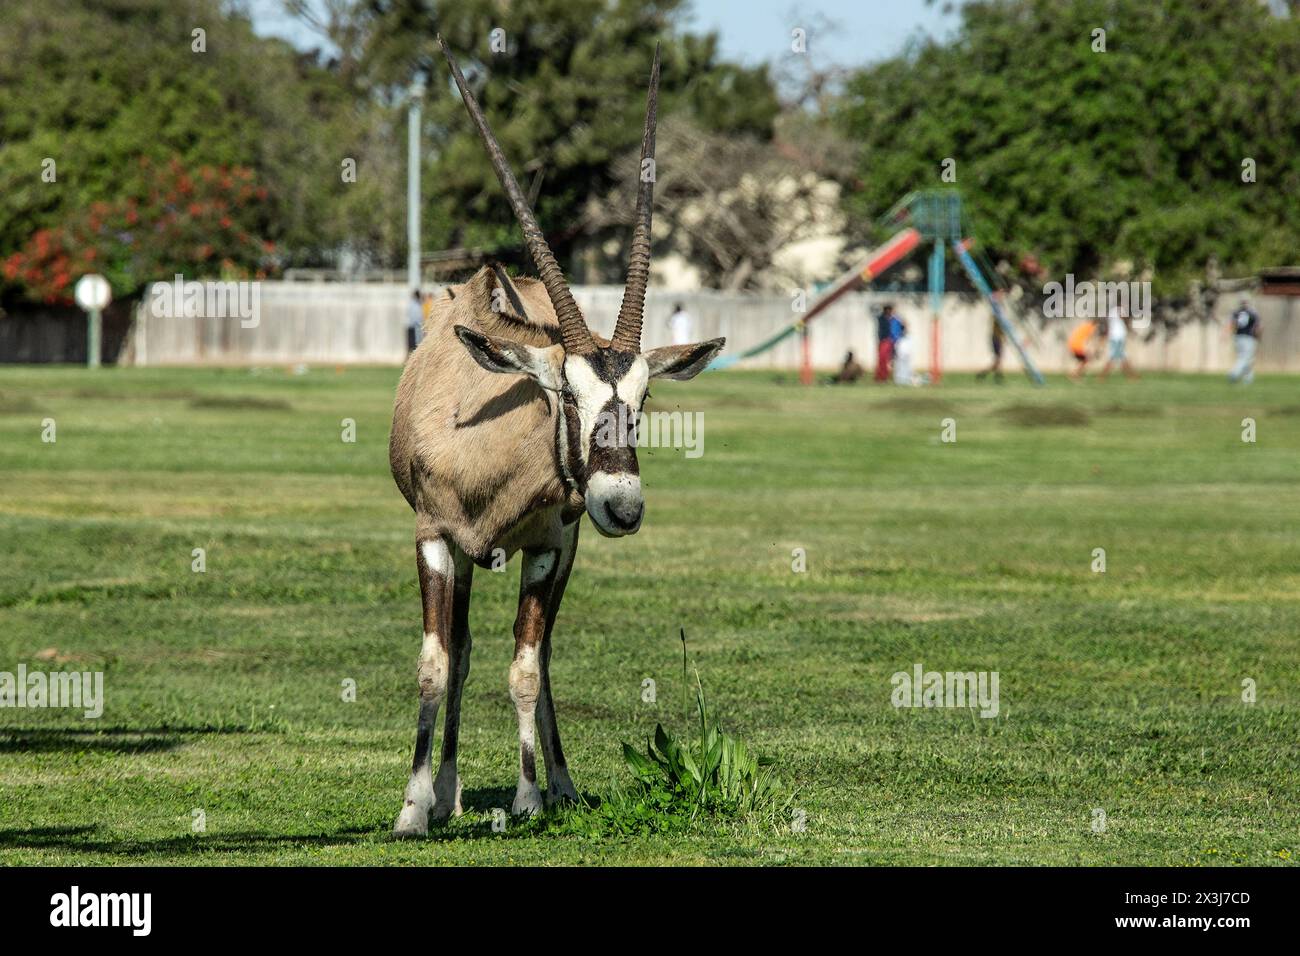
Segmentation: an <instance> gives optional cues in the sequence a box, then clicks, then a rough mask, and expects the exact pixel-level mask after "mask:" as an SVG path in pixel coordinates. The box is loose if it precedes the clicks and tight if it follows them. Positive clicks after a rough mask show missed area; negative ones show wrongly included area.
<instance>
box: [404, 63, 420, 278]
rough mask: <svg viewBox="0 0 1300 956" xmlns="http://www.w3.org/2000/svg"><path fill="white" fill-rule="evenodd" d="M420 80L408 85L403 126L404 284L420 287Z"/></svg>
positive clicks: (417, 78)
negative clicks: (404, 143)
mask: <svg viewBox="0 0 1300 956" xmlns="http://www.w3.org/2000/svg"><path fill="white" fill-rule="evenodd" d="M423 102H424V80H423V79H421V78H420V77H416V79H415V82H414V83H412V84H411V96H410V103H409V106H408V109H407V114H406V117H407V123H406V250H407V251H406V283H407V285H409V286H410V287H411V291H412V292H414V291H415V290H416V289H418V288H419V287H420V113H421V107H422V105H423Z"/></svg>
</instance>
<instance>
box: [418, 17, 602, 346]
mask: <svg viewBox="0 0 1300 956" xmlns="http://www.w3.org/2000/svg"><path fill="white" fill-rule="evenodd" d="M438 45H439V46H441V47H442V53H443V56H445V57H446V58H447V65H448V66H450V67H451V76H452V79H454V80H455V81H456V88H457V89H459V90H460V98H461V99H462V100H464V101H465V109H467V110H468V111H469V116H470V119H472V120H473V121H474V125H475V126H477V127H478V134H479V136H480V138H482V140H483V146H484V148H485V149H486V150H487V154H488V159H490V160H491V161H492V168H493V169H495V170H496V174H497V179H499V180H501V188H503V189H504V190H505V191H506V196H508V197H509V198H510V207H511V208H512V209H513V210H514V212H515V218H516V219H518V220H519V225H520V226H521V227H523V230H524V242H526V243H527V245H528V252H529V254H530V255H531V256H532V257H533V262H534V263H535V264H536V266H537V272H538V274H539V275H540V276H541V278H542V285H544V286H545V287H546V294H547V295H548V296H550V298H551V305H553V306H555V317H556V318H557V319H559V321H560V338H561V340H562V341H563V342H564V351H566V352H572V353H574V354H576V355H584V354H586V353H589V352H594V351H596V341H595V340H594V339H593V338H592V337H591V330H590V329H588V328H587V323H586V322H585V321H584V320H583V318H582V313H581V312H580V311H578V303H577V302H575V301H574V299H573V293H572V292H571V291H569V284H568V283H567V282H565V281H564V273H563V271H561V269H560V264H559V263H558V262H556V261H555V255H554V254H553V253H552V252H551V247H550V246H548V245H547V244H546V238H545V237H544V236H543V235H542V230H541V229H539V228H538V226H537V220H536V219H535V218H534V217H533V210H532V207H531V206H529V205H528V200H527V199H525V198H524V194H523V192H522V191H521V190H520V189H519V183H518V182H516V181H515V174H514V173H512V172H511V171H510V164H509V163H507V162H506V157H505V154H504V153H502V152H501V147H500V145H498V144H497V140H496V137H495V136H493V135H492V130H491V128H490V127H489V126H488V124H487V119H486V118H484V116H483V111H482V110H481V109H480V108H479V105H478V100H476V99H474V94H473V93H471V92H470V90H469V87H468V86H466V84H465V77H464V76H462V75H461V72H460V67H459V66H457V65H456V58H455V57H453V56H452V55H451V50H449V49H448V48H447V41H445V40H444V39H443V38H442V34H438Z"/></svg>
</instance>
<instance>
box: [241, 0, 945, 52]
mask: <svg viewBox="0 0 1300 956" xmlns="http://www.w3.org/2000/svg"><path fill="white" fill-rule="evenodd" d="M523 2H527V0H523ZM945 5H946V4H945V3H944V2H943V0H940V2H939V3H936V4H934V5H933V6H927V4H926V3H925V0H693V2H692V3H691V4H690V8H689V15H688V16H687V18H686V20H685V22H686V24H687V26H688V27H689V29H690V30H691V31H692V32H699V33H704V32H709V31H716V32H717V33H718V35H719V39H720V41H721V45H722V52H723V54H724V56H725V57H726V58H727V59H729V60H737V61H740V62H742V63H746V64H748V65H751V66H752V65H754V64H757V63H759V62H762V61H764V60H768V61H779V60H780V59H781V58H783V57H784V56H785V55H786V54H788V53H789V52H790V31H791V30H792V29H793V28H794V27H802V28H803V29H804V30H806V31H807V34H808V47H809V52H810V53H811V54H813V56H814V57H815V61H814V62H816V63H817V64H818V65H831V64H861V63H865V62H869V61H872V60H879V59H883V58H885V57H889V56H893V55H894V54H896V53H898V52H899V51H900V50H902V48H903V47H904V45H905V44H906V42H907V41H908V39H909V38H911V37H913V36H915V35H917V34H918V33H925V34H929V35H932V36H944V35H945V34H946V33H947V32H948V31H949V30H951V29H952V27H953V26H954V25H955V23H956V16H955V15H953V14H944V13H943V12H942V10H941V8H942V7H943V6H945ZM248 6H249V8H250V9H251V11H252V14H253V21H254V23H255V24H256V27H257V30H258V32H259V33H265V34H273V35H276V36H283V37H285V38H286V39H289V40H291V41H293V42H298V43H303V42H305V43H307V44H309V45H316V43H318V42H319V41H318V40H316V39H314V37H313V36H312V35H310V34H308V33H307V32H306V31H304V30H303V28H302V27H301V26H300V25H298V24H297V23H296V22H295V21H293V20H292V19H290V18H288V17H286V16H285V15H284V13H283V8H282V7H281V5H280V0H249V2H248Z"/></svg>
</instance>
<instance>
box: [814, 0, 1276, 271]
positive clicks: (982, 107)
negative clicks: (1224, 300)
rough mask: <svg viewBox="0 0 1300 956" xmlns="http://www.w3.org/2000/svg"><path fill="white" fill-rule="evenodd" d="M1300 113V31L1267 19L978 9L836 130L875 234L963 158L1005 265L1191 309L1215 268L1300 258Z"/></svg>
mask: <svg viewBox="0 0 1300 956" xmlns="http://www.w3.org/2000/svg"><path fill="white" fill-rule="evenodd" d="M1097 30H1104V31H1105V35H1104V43H1105V52H1100V49H1099V46H1100V44H1099V41H1100V39H1101V37H1100V34H1097V33H1095V32H1094V31H1097ZM1297 103H1300V23H1298V22H1297V21H1296V20H1294V19H1285V18H1276V17H1273V16H1271V15H1270V14H1269V13H1268V11H1267V9H1265V7H1263V6H1262V5H1260V4H1257V3H1246V2H1241V0H980V2H971V3H968V4H966V5H965V6H964V7H963V9H962V21H961V26H960V29H959V31H958V34H957V36H956V37H955V39H954V40H953V41H952V42H949V43H945V44H937V43H928V44H925V45H921V46H919V47H916V48H914V49H912V50H909V51H908V53H907V54H906V55H904V56H900V57H898V58H896V59H893V60H889V61H887V62H884V63H881V64H879V65H877V66H874V67H872V68H870V69H867V70H863V71H861V72H860V73H859V74H858V75H857V76H855V77H853V78H852V79H851V80H850V82H849V84H848V87H847V93H846V96H845V98H844V100H843V102H842V104H841V108H840V111H839V113H838V120H839V122H840V123H841V124H842V126H843V128H844V129H845V131H846V132H847V133H848V134H849V135H850V136H852V137H853V138H854V139H855V140H856V141H857V142H858V143H859V144H860V150H861V151H860V156H859V162H858V169H859V174H860V177H861V180H862V183H863V186H862V189H861V191H860V192H859V193H858V194H857V195H856V196H855V197H854V200H853V202H852V206H853V211H854V212H855V213H856V214H857V215H858V216H859V217H860V219H861V220H862V221H867V220H870V218H871V217H873V216H877V215H879V214H880V213H882V212H883V211H884V210H886V209H887V208H888V207H889V206H890V205H891V204H892V203H893V202H895V201H896V200H897V199H898V198H899V197H900V196H902V195H904V194H905V193H907V192H909V191H910V190H913V189H919V188H929V187H934V186H939V185H940V175H939V174H940V167H941V163H942V162H943V160H944V159H946V158H952V159H955V160H956V162H957V185H958V186H959V187H960V188H961V190H962V192H963V194H964V197H965V200H966V206H967V209H968V211H969V212H970V213H971V214H972V219H973V221H974V223H975V227H976V228H977V230H978V231H979V238H980V239H981V240H982V241H983V242H985V243H986V244H987V245H990V246H992V247H993V249H994V250H995V252H997V253H999V254H1002V255H1007V256H1008V257H1011V258H1013V259H1018V258H1019V256H1020V254H1024V253H1030V254H1034V255H1036V256H1037V257H1038V258H1039V259H1040V260H1041V261H1042V263H1043V265H1044V266H1045V267H1046V268H1047V269H1048V270H1049V272H1051V273H1052V274H1054V275H1060V274H1063V273H1065V272H1074V273H1076V274H1079V275H1081V276H1082V275H1098V274H1102V275H1104V274H1108V273H1109V272H1110V271H1111V270H1112V269H1113V268H1114V267H1115V266H1116V264H1117V263H1119V262H1121V261H1126V262H1131V263H1133V264H1135V265H1136V266H1138V267H1139V268H1142V267H1146V266H1149V267H1151V268H1152V269H1153V270H1154V274H1155V282H1156V287H1157V292H1158V293H1163V294H1171V293H1172V294H1177V293H1181V292H1183V291H1185V290H1186V288H1187V284H1188V282H1189V281H1190V280H1191V279H1192V278H1193V277H1197V276H1201V275H1203V270H1204V268H1205V263H1206V261H1207V259H1208V258H1209V257H1210V256H1211V255H1216V256H1217V257H1218V258H1219V260H1220V262H1221V263H1222V264H1223V267H1224V269H1225V271H1227V272H1229V273H1231V272H1234V271H1235V272H1245V271H1250V270H1253V269H1255V268H1257V267H1259V266H1263V265H1269V264H1277V263H1279V262H1283V261H1289V260H1290V259H1291V258H1293V257H1294V252H1295V249H1296V248H1297V245H1300V220H1297V218H1296V216H1295V196H1296V195H1297V194H1300V112H1298V111H1297V110H1296V108H1295V107H1296V104H1297ZM1248 159H1249V160H1253V162H1254V164H1255V168H1256V170H1257V177H1258V181H1257V182H1254V183H1250V182H1243V162H1245V161H1246V160H1248Z"/></svg>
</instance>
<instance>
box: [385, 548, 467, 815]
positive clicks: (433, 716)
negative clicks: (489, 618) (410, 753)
mask: <svg viewBox="0 0 1300 956" xmlns="http://www.w3.org/2000/svg"><path fill="white" fill-rule="evenodd" d="M454 548H455V545H454V544H452V542H451V541H450V540H449V539H447V538H443V537H428V538H426V537H424V536H419V537H418V539H417V542H416V566H417V568H418V569H419V574H420V595H421V598H422V600H423V603H424V641H423V644H422V645H421V648H420V659H419V664H418V666H417V675H418V678H419V696H420V716H419V722H418V723H417V725H416V732H415V756H414V757H413V758H412V760H411V776H410V779H409V780H408V781H407V784H406V795H405V797H404V798H403V801H402V812H401V813H400V814H399V815H398V817H397V822H396V823H395V824H394V825H393V835H394V836H398V837H412V836H423V835H424V834H426V833H427V832H428V831H429V814H430V812H431V811H433V809H434V786H433V772H432V770H431V768H430V760H431V758H432V751H433V731H434V725H435V724H436V722H437V719H438V708H439V706H441V704H442V700H443V697H445V696H446V694H447V684H448V677H449V674H450V670H451V654H450V648H451V634H452V605H453V601H454V591H455V576H456V568H455V561H454V559H453V556H452V553H453V550H454ZM452 772H453V775H454V773H455V771H454V769H453V771H452ZM439 776H441V773H440V774H439Z"/></svg>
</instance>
